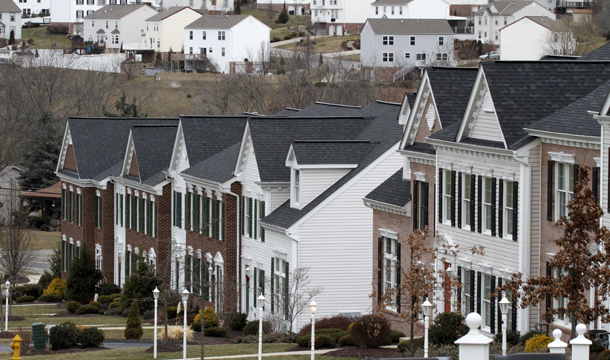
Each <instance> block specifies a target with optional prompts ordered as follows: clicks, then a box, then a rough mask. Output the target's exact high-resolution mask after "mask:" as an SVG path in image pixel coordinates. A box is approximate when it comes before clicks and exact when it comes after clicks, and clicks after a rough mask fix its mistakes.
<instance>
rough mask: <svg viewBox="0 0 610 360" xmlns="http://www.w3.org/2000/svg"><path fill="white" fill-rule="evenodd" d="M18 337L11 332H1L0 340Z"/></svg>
mask: <svg viewBox="0 0 610 360" xmlns="http://www.w3.org/2000/svg"><path fill="white" fill-rule="evenodd" d="M15 335H17V333H14V332H10V331H0V339H12V338H14V337H15Z"/></svg>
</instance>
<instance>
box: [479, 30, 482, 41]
mask: <svg viewBox="0 0 610 360" xmlns="http://www.w3.org/2000/svg"><path fill="white" fill-rule="evenodd" d="M481 34H482V33H481V32H480V31H479V39H481Z"/></svg>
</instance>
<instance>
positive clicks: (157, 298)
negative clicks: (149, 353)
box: [153, 286, 159, 359]
mask: <svg viewBox="0 0 610 360" xmlns="http://www.w3.org/2000/svg"><path fill="white" fill-rule="evenodd" d="M153 297H154V298H155V335H154V355H153V359H156V358H157V311H158V310H157V308H158V303H159V289H158V288H157V287H156V286H155V290H153Z"/></svg>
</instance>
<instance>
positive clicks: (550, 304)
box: [513, 261, 553, 323]
mask: <svg viewBox="0 0 610 360" xmlns="http://www.w3.org/2000/svg"><path fill="white" fill-rule="evenodd" d="M546 276H547V277H553V268H551V263H550V262H548V261H547V262H546ZM513 297H514V296H513ZM552 307H553V298H552V297H551V295H547V296H546V308H547V309H551V308H552ZM546 321H547V322H549V323H550V322H551V319H550V318H547V320H546Z"/></svg>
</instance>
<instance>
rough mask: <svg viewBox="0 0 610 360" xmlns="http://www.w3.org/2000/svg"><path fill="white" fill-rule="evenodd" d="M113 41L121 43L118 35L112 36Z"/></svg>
mask: <svg viewBox="0 0 610 360" xmlns="http://www.w3.org/2000/svg"><path fill="white" fill-rule="evenodd" d="M112 43H113V44H118V43H119V36H118V35H113V36H112Z"/></svg>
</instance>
